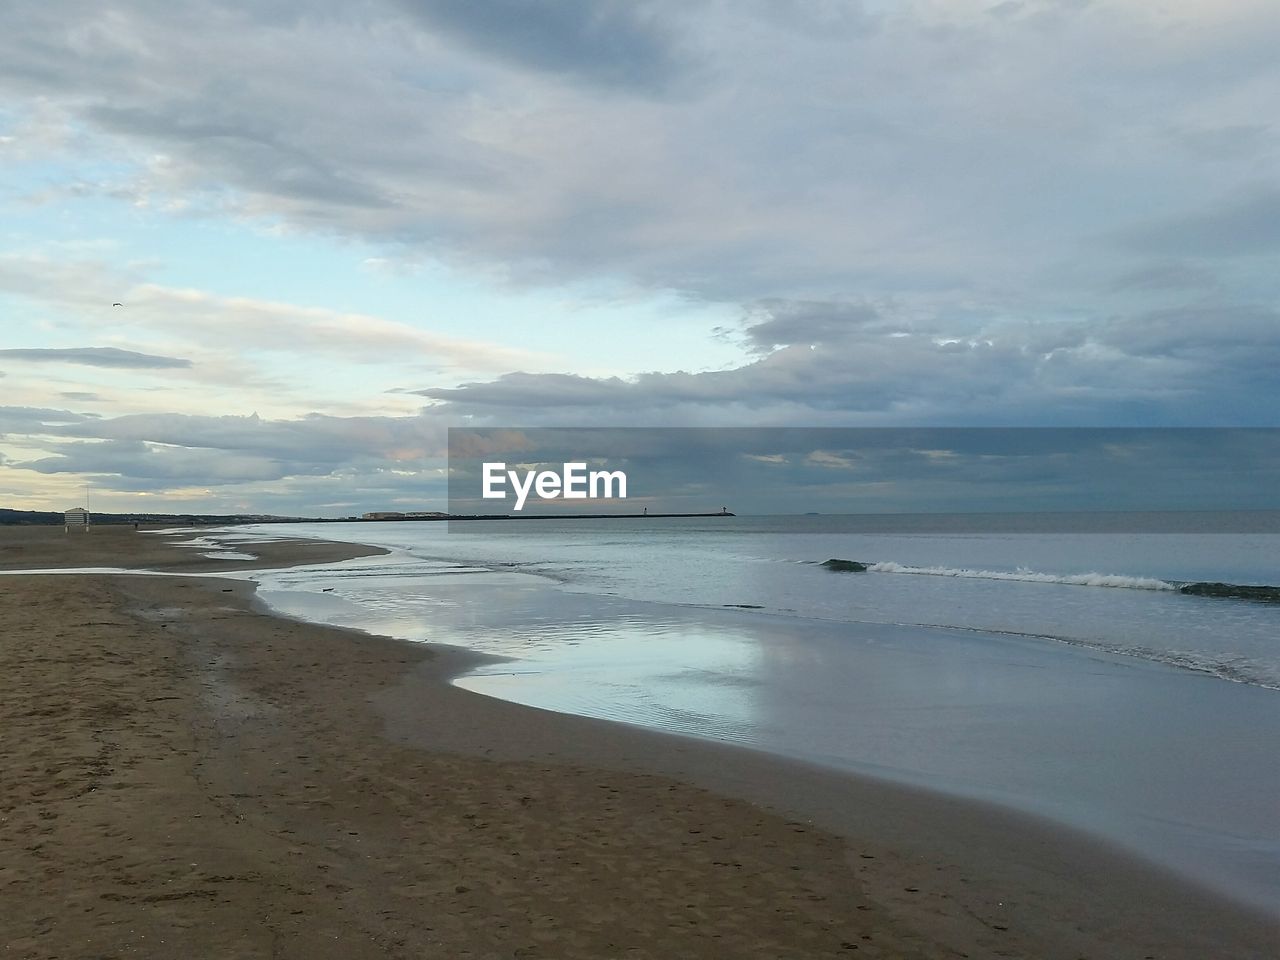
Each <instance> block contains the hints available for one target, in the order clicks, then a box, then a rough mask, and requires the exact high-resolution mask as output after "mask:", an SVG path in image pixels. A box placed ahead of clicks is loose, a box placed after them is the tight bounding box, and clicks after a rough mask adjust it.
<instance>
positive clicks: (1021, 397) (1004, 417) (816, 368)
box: [418, 301, 1280, 426]
mask: <svg viewBox="0 0 1280 960" xmlns="http://www.w3.org/2000/svg"><path fill="white" fill-rule="evenodd" d="M761 315H762V311H761V310H759V309H753V310H751V311H748V312H747V314H746V320H745V333H746V335H747V337H748V338H749V339H750V340H751V341H753V342H754V343H755V344H756V345H757V346H758V347H759V345H760V344H762V343H770V344H773V343H777V342H778V341H787V340H791V341H797V342H794V343H791V344H789V345H787V346H783V347H775V348H771V349H768V350H767V351H766V352H764V353H763V355H762V356H760V357H758V358H757V359H754V360H752V361H750V362H747V363H744V364H742V365H740V366H737V367H733V368H731V369H727V370H717V371H707V372H702V373H689V372H674V373H645V374H640V375H637V376H634V377H631V378H626V379H624V378H618V377H613V378H599V379H595V378H588V377H581V376H568V375H564V374H553V375H548V374H508V375H504V376H501V377H498V378H496V379H493V380H488V381H473V382H468V383H463V384H461V385H459V386H457V387H453V388H427V389H424V390H420V391H418V392H419V393H420V394H422V395H423V396H426V397H428V398H430V399H433V400H435V401H437V404H438V407H437V408H435V409H436V410H437V411H438V412H439V413H440V414H441V415H444V416H451V417H472V418H485V422H490V423H495V424H499V423H501V424H507V425H535V424H538V423H545V422H549V421H557V420H558V421H560V422H567V421H566V419H565V418H566V416H570V417H573V420H572V422H573V423H575V424H583V425H585V424H589V423H591V422H593V419H594V422H607V423H614V424H619V425H620V424H624V423H635V424H646V423H650V424H670V423H678V422H682V421H684V422H689V423H692V424H710V423H716V424H724V425H729V424H733V423H735V422H741V420H742V418H744V417H746V418H749V421H748V422H756V423H779V422H788V421H789V422H792V423H795V424H796V425H798V426H799V425H805V424H827V423H846V424H900V423H911V422H916V423H921V424H954V425H963V424H975V425H979V424H993V423H994V424H1000V423H1007V424H1015V423H1018V424H1036V423H1040V424H1053V423H1058V424H1073V423H1075V424H1106V423H1108V422H1111V423H1115V422H1122V423H1127V424H1132V425H1143V424H1151V425H1160V424H1170V425H1171V424H1178V423H1186V424H1205V425H1223V424H1231V423H1242V424H1257V425H1265V424H1268V423H1271V422H1273V420H1274V417H1273V415H1272V413H1271V411H1270V409H1269V407H1268V406H1267V405H1266V404H1265V403H1260V402H1259V398H1261V397H1268V396H1274V395H1276V394H1277V393H1278V392H1280V373H1277V372H1276V371H1277V370H1280V343H1277V341H1276V340H1275V338H1274V337H1273V336H1271V334H1269V333H1268V331H1273V330H1275V329H1276V328H1277V327H1278V326H1280V316H1277V315H1276V313H1275V311H1274V310H1269V309H1265V308H1255V307H1241V306H1237V305H1233V304H1231V303H1223V304H1212V303H1204V304H1200V305H1198V306H1196V307H1181V308H1171V309H1166V310H1154V311H1141V312H1136V313H1130V314H1126V315H1113V316H1099V317H1093V318H1089V319H1087V320H1077V321H1059V322H1054V323H1041V324H1027V323H1021V322H993V321H989V320H986V319H981V318H979V319H974V318H958V319H951V320H946V319H942V318H939V317H936V316H935V317H927V316H917V315H901V316H900V315H897V314H896V313H895V312H894V311H892V310H889V311H880V312H873V311H871V310H870V309H869V308H867V307H866V306H864V305H861V304H845V303H831V304H825V305H824V304H821V303H819V302H816V301H805V302H802V303H798V304H784V303H777V302H775V303H773V304H771V305H770V306H769V307H768V308H767V309H764V310H763V315H764V316H765V317H766V319H763V320H761V319H759V318H760V316H761ZM762 331H763V332H762Z"/></svg>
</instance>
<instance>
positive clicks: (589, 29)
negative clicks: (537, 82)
mask: <svg viewBox="0 0 1280 960" xmlns="http://www.w3.org/2000/svg"><path fill="white" fill-rule="evenodd" d="M399 3H400V5H401V6H402V7H404V9H406V10H407V11H408V12H409V13H411V14H412V15H413V16H415V17H416V18H418V19H419V20H420V21H421V22H422V23H425V24H426V25H427V26H428V27H431V28H434V29H437V30H440V31H443V32H444V33H446V34H447V35H449V36H450V37H453V38H456V39H458V40H461V41H462V42H463V43H466V44H467V45H469V46H471V47H472V48H474V49H476V50H479V51H482V52H484V53H488V54H493V55H496V56H498V57H501V58H502V59H504V60H507V61H510V62H512V63H516V64H519V65H521V66H524V67H528V68H531V69H534V70H539V71H546V72H548V73H551V74H563V75H569V76H573V77H576V78H579V79H582V80H585V81H587V82H589V83H593V84H602V85H604V86H610V87H621V88H626V89H630V90H640V91H652V90H659V89H662V88H663V87H665V86H667V85H668V83H670V81H671V80H672V78H673V77H674V76H676V75H678V74H680V73H682V72H683V70H684V57H683V56H682V55H681V53H680V52H679V51H678V46H677V43H676V38H675V36H674V31H673V30H672V29H671V27H670V26H669V24H668V23H667V22H664V18H663V14H664V13H667V14H670V13H671V12H672V11H673V9H676V8H674V7H673V5H671V4H656V3H653V2H633V0H552V2H549V3H548V2H544V0H490V2H488V3H480V4H477V3H470V2H468V0H399Z"/></svg>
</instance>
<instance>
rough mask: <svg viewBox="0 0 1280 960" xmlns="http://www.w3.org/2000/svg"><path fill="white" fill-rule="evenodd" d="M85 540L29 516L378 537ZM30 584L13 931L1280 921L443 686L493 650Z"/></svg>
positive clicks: (631, 933) (109, 548) (203, 601)
mask: <svg viewBox="0 0 1280 960" xmlns="http://www.w3.org/2000/svg"><path fill="white" fill-rule="evenodd" d="M69 536H70V537H77V538H83V539H81V541H80V542H79V543H74V544H73V543H70V542H68V535H66V534H64V533H63V532H62V531H61V529H57V530H56V531H39V530H33V529H32V528H0V567H2V568H7V569H21V568H30V567H37V566H45V565H49V566H98V565H127V566H136V567H147V568H150V569H170V570H177V571H181V572H183V573H195V572H208V571H211V570H213V569H219V568H221V569H245V568H246V567H249V566H257V565H263V566H267V565H280V564H284V563H288V562H317V561H318V560H321V559H326V560H328V559H339V558H340V557H342V556H350V555H354V554H356V553H359V552H360V548H358V547H350V546H349V545H345V544H316V543H312V542H306V543H301V544H299V543H295V544H289V543H282V544H277V545H264V546H263V547H262V548H261V549H258V548H255V550H254V552H257V553H261V554H262V555H263V556H262V560H261V561H259V562H257V563H248V564H246V563H244V562H227V561H208V560H204V559H202V558H200V557H199V554H198V552H196V551H191V550H185V551H181V550H178V549H177V548H174V547H171V546H167V545H166V544H165V538H162V537H156V536H145V535H142V534H137V533H134V532H133V531H132V530H131V529H119V530H111V529H109V528H99V529H98V530H95V531H93V532H92V533H90V534H88V535H84V534H71V535H69ZM59 538H61V539H59ZM90 539H92V540H93V546H92V547H90V545H89V542H88V541H89V540H90ZM268 547H270V556H268ZM366 552H377V551H366ZM0 598H2V599H0V725H2V729H3V730H4V737H3V740H0V902H2V903H3V909H2V910H0V944H3V945H4V946H5V948H6V949H5V956H13V957H115V956H120V957H124V956H140V957H189V956H210V957H215V956H216V957H268V956H270V957H303V956H306V957H310V958H316V957H321V958H325V957H334V958H337V957H343V958H346V957H352V958H360V957H442V958H443V957H565V958H570V957H574V958H576V957H582V958H604V957H655V958H656V957H671V956H690V957H699V956H701V957H708V958H710V957H761V958H764V957H770V958H774V957H796V958H800V957H828V956H831V957H834V956H840V957H848V956H863V957H961V956H972V957H995V956H1008V957H1044V958H1057V957H1062V958H1076V957H1098V958H1102V957H1108V958H1109V957H1137V958H1141V957H1147V956H1151V957H1162V958H1163V957H1204V956H1214V957H1268V956H1274V955H1275V954H1276V952H1277V951H1276V948H1277V946H1278V945H1280V927H1277V925H1276V924H1275V923H1274V922H1272V921H1270V920H1268V919H1266V918H1262V917H1258V916H1256V915H1254V914H1252V913H1250V912H1249V911H1246V910H1244V909H1241V908H1237V907H1235V906H1233V905H1230V904H1226V903H1223V902H1221V901H1219V900H1217V899H1215V898H1213V897H1211V896H1208V895H1206V894H1203V893H1202V892H1200V891H1197V890H1194V889H1192V888H1190V887H1189V886H1186V885H1185V884H1182V883H1181V882H1179V881H1177V880H1174V879H1172V878H1170V877H1168V876H1166V875H1164V874H1162V873H1160V872H1158V871H1156V870H1153V869H1150V868H1147V867H1145V866H1144V865H1142V864H1139V863H1136V862H1133V861H1131V860H1129V859H1127V858H1125V857H1122V856H1120V855H1118V854H1116V853H1114V852H1112V851H1110V850H1109V849H1107V848H1104V847H1102V846H1101V845H1098V844H1096V843H1093V842H1091V841H1089V840H1087V839H1084V838H1081V837H1079V836H1076V835H1072V834H1069V833H1067V832H1065V831H1060V830H1056V829H1054V828H1051V827H1049V826H1047V825H1044V824H1041V823H1039V822H1036V821H1033V820H1031V819H1029V818H1022V817H1017V816H1014V815H1010V814H1006V813H1003V812H1001V811H996V810H991V809H986V808H983V807H980V806H977V805H972V804H960V803H955V802H952V801H948V800H946V799H945V798H941V797H937V796H933V795H929V794H924V793H919V792H912V791H906V790H902V789H899V788H892V787H888V786H885V785H881V784H876V783H872V782H869V781H862V780H855V779H851V778H845V777H838V776H834V775H829V774H825V773H822V772H820V771H816V770H813V769H810V768H806V767H804V766H802V765H798V764H788V763H785V762H782V761H778V760H776V759H774V758H769V757H765V756H763V755H760V754H754V753H750V752H747V751H742V750H734V749H728V748H719V747H716V746H714V745H708V744H702V743H698V742H694V741H689V740H681V739H675V738H670V737H664V736H661V735H657V734H651V733H648V732H644V731H639V730H634V729H631V728H628V727H624V726H620V725H616V724H608V723H603V722H596V721H590V720H583V719H579V718H572V717H565V716H560V715H556V714H550V713H546V712H543V711H537V710H532V709H529V708H525V707H519V706H515V705H511V704H506V703H502V702H499V701H494V700H490V699H487V698H483V697H479V696H476V695H474V694H470V693H466V692H464V691H460V690H458V689H456V688H453V687H450V686H448V685H447V684H445V683H444V682H443V681H444V680H445V679H446V678H447V677H448V676H450V675H452V674H453V673H456V672H457V671H458V670H460V669H463V668H465V665H466V664H467V663H468V662H470V661H469V660H468V659H467V658H466V657H465V656H464V655H462V654H460V653H458V652H456V651H450V650H448V649H444V648H428V647H425V646H422V645H413V644H407V643H402V642H398V641H392V640H385V639H381V638H376V637H369V636H365V635H361V634H354V633H351V632H347V631H342V630H336V629H329V628H322V627H316V626H312V625H307V624H301V623H296V622H293V621H289V620H284V619H281V618H277V617H272V616H269V615H266V614H264V613H262V612H261V611H260V610H259V609H258V608H257V606H256V604H255V603H254V600H253V595H252V585H250V584H245V583H240V582H229V581H223V580H217V579H213V578H198V577H187V576H184V577H181V578H173V579H170V578H163V579H161V578H143V577H129V576H114V575H111V576H107V575H93V576H81V575H63V576H18V577H4V578H0Z"/></svg>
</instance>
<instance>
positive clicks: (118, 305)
mask: <svg viewBox="0 0 1280 960" xmlns="http://www.w3.org/2000/svg"><path fill="white" fill-rule="evenodd" d="M112 306H113V307H123V306H124V304H123V303H113V304H112Z"/></svg>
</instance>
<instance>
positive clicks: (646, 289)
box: [0, 0, 1280, 516]
mask: <svg viewBox="0 0 1280 960" xmlns="http://www.w3.org/2000/svg"><path fill="white" fill-rule="evenodd" d="M1278 46H1280V6H1277V5H1276V4H1275V3H1273V2H1270V0H1181V2H1176V3H1173V2H1169V3H1163V2H1157V0H1009V2H977V0H901V2H894V3H888V2H881V0H866V2H852V0H849V2H842V0H736V2H733V3H727V2H724V0H631V2H624V0H488V2H464V0H356V2H343V3H338V2H331V0H318V2H315V3H311V4H306V5H297V4H288V3H283V2H281V0H186V2H183V3H181V4H174V3H167V2H160V0H117V2H112V3H103V2H101V0H59V2H57V3H48V2H47V0H42V2H37V0H7V2H6V3H4V4H3V5H0V505H3V506H8V507H19V508H27V509H57V510H60V509H65V508H66V507H69V506H72V505H76V504H81V503H83V502H85V500H86V498H88V499H89V501H90V506H91V507H92V508H93V509H95V510H100V511H138V510H150V511H156V512H161V511H164V512H186V511H191V512H218V513H239V512H251V513H275V514H287V515H307V516H347V515H353V514H359V513H362V512H364V511H369V510H432V509H443V508H444V504H445V502H446V501H445V497H446V493H447V491H446V485H445V472H446V471H445V467H446V462H445V453H446V450H447V430H448V428H449V427H459V426H477V427H490V426H527V427H538V426H570V427H572V426H661V427H667V426H715V427H726V426H734V427H789V428H801V427H826V426H842V427H864V426H946V427H969V426H1082V427H1110V426H1137V427H1162V426H1216V427H1229V426H1275V425H1277V420H1278V416H1277V410H1280V335H1278V334H1280V307H1278V304H1280V296H1278V295H1280V269H1277V267H1278V266H1280V263H1278V257H1280V127H1278V126H1277V120H1276V112H1275V108H1274V105H1275V104H1276V103H1278V102H1280V60H1278V59H1277V58H1276V56H1275V50H1276V49H1277V47H1278ZM115 304H120V305H119V306H115ZM811 452H812V451H811ZM590 453H591V452H590V451H584V452H583V454H582V455H583V456H584V457H585V456H590Z"/></svg>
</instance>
